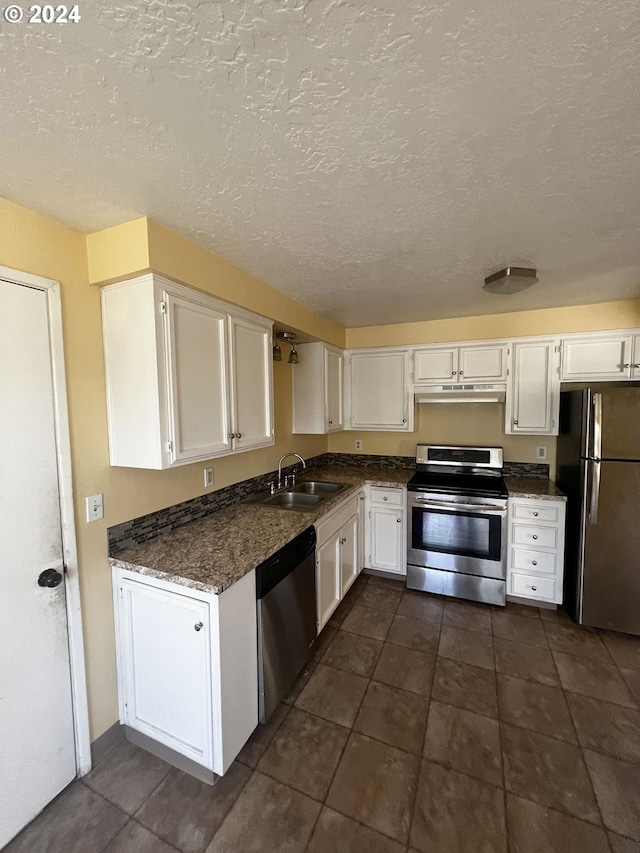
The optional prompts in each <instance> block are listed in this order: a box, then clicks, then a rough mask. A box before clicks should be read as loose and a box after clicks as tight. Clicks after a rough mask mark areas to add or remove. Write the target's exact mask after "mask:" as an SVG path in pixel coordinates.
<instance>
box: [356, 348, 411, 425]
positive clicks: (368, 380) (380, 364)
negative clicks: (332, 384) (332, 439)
mask: <svg viewBox="0 0 640 853" xmlns="http://www.w3.org/2000/svg"><path fill="white" fill-rule="evenodd" d="M408 360H409V353H408V351H406V350H404V351H399V352H398V351H392V352H384V351H376V352H371V351H369V352H362V353H360V352H355V353H351V356H350V362H349V365H350V403H351V420H350V428H351V429H375V430H397V431H400V430H404V431H410V430H411V429H412V420H413V418H412V417H411V415H412V411H413V410H411V412H410V411H409V394H408V365H409V361H408Z"/></svg>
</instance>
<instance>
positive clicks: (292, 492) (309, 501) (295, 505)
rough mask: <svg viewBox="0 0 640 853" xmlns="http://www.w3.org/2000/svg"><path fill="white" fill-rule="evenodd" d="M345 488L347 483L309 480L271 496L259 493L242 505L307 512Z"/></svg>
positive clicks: (270, 494) (268, 493) (269, 493)
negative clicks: (257, 505)
mask: <svg viewBox="0 0 640 853" xmlns="http://www.w3.org/2000/svg"><path fill="white" fill-rule="evenodd" d="M347 488H348V484H347V483H322V482H319V481H316V480H309V481H307V482H306V483H298V485H297V486H292V487H291V488H290V489H281V490H280V491H279V492H275V493H273V494H272V493H271V492H260V493H259V494H257V495H254V496H253V497H251V498H246V499H245V500H244V501H243V503H247V504H259V505H260V506H271V507H277V508H278V509H295V510H298V511H300V510H301V511H302V512H309V511H311V510H313V509H315V508H316V507H317V506H318V504H321V503H322V502H323V501H326V500H327V499H328V498H331V497H333V496H334V495H337V494H338V493H339V492H341V491H342V490H343V489H347Z"/></svg>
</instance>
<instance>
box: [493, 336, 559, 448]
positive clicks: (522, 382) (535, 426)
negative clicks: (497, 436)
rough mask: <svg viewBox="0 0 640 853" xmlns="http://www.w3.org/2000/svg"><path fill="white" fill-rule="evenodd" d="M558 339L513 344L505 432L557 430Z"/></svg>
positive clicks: (553, 432) (531, 432)
mask: <svg viewBox="0 0 640 853" xmlns="http://www.w3.org/2000/svg"><path fill="white" fill-rule="evenodd" d="M557 349H559V347H558V341H557V340H552V339H550V340H546V341H545V340H535V341H523V342H521V343H514V344H513V371H512V376H511V381H510V383H509V385H508V388H507V405H506V417H505V430H504V431H505V433H507V434H510V433H514V434H517V433H524V434H527V433H528V434H531V435H557V434H558V407H559V404H560V379H559V377H558V369H557V366H556V365H557V352H556V350H557Z"/></svg>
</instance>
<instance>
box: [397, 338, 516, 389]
mask: <svg viewBox="0 0 640 853" xmlns="http://www.w3.org/2000/svg"><path fill="white" fill-rule="evenodd" d="M413 358H414V363H413V373H414V376H413V381H414V382H415V383H416V384H425V383H430V382H433V383H434V384H452V383H454V382H462V383H466V382H503V381H504V380H505V379H506V376H507V345H506V344H504V343H502V344H493V343H487V344H484V343H478V344H473V345H469V346H447V347H440V346H433V347H424V348H421V349H416V350H414V354H413Z"/></svg>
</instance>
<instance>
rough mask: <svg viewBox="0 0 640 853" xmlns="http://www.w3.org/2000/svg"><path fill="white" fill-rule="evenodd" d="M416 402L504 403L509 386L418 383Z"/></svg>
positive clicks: (415, 390)
mask: <svg viewBox="0 0 640 853" xmlns="http://www.w3.org/2000/svg"><path fill="white" fill-rule="evenodd" d="M414 394H415V400H416V403H504V401H505V397H506V394H507V386H506V384H504V383H498V384H497V385H487V384H474V385H462V384H458V385H416V387H415V389H414Z"/></svg>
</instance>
